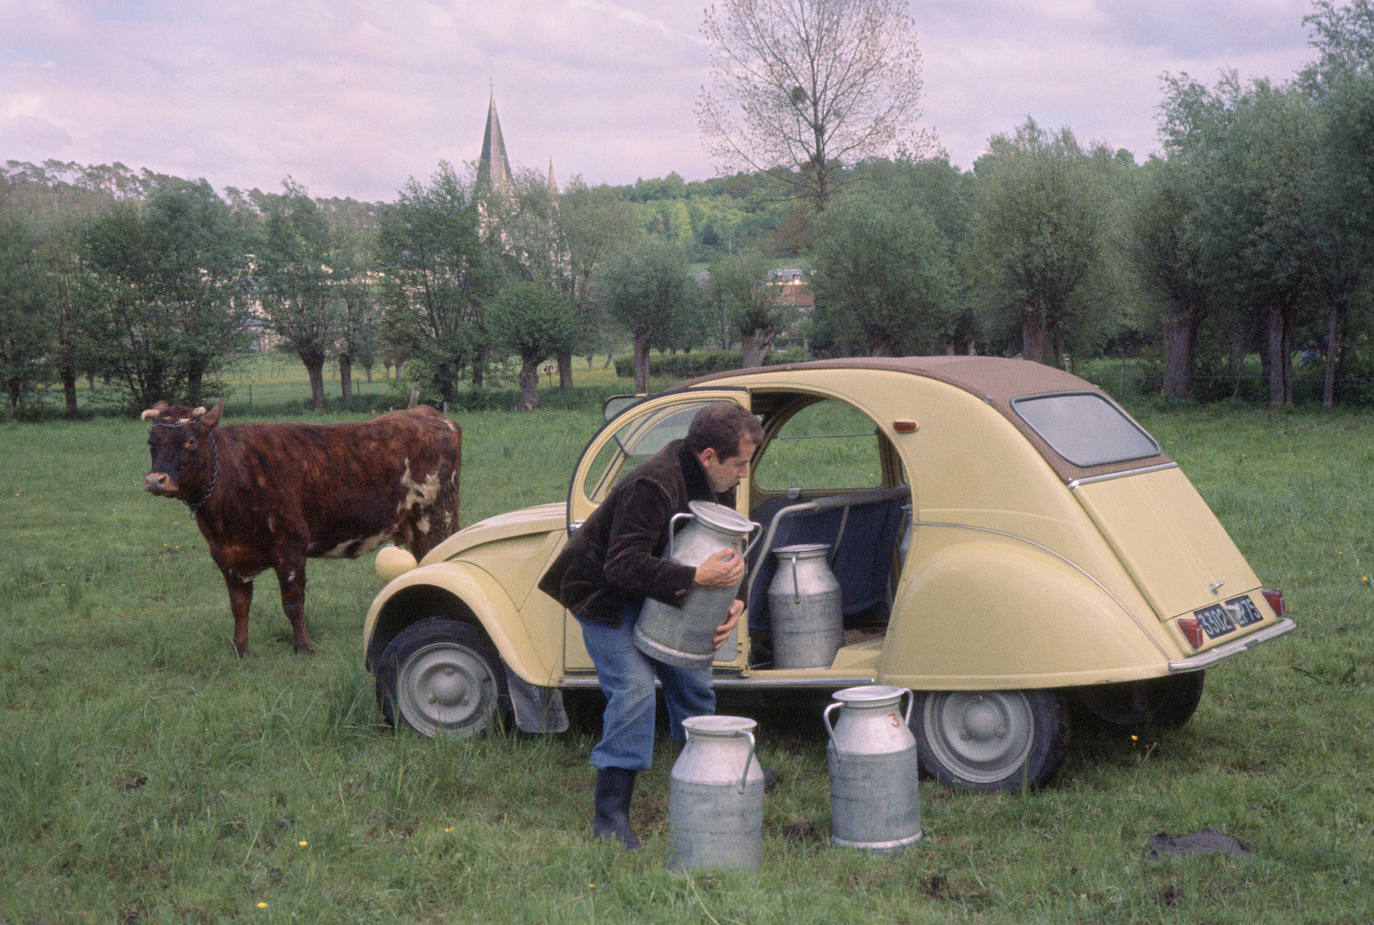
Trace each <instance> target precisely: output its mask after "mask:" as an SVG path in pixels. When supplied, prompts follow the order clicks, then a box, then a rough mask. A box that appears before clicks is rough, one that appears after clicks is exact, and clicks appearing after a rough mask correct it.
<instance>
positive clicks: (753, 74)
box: [696, 0, 925, 211]
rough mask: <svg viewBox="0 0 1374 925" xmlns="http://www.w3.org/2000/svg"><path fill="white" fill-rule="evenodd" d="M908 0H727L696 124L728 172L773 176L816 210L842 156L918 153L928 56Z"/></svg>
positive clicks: (713, 11) (713, 34)
mask: <svg viewBox="0 0 1374 925" xmlns="http://www.w3.org/2000/svg"><path fill="white" fill-rule="evenodd" d="M907 7H908V5H907V3H906V2H905V0H721V3H720V5H719V6H717V5H715V4H712V5H711V6H710V7H709V8H708V9H707V11H706V18H705V21H704V23H703V24H702V27H701V30H702V34H703V35H704V37H705V38H706V42H707V45H708V46H709V47H710V55H711V81H712V87H713V89H712V90H707V89H706V88H704V87H703V88H702V92H701V96H700V98H699V99H698V102H697V106H696V113H697V122H698V126H699V127H700V129H701V132H702V135H703V136H704V137H705V143H706V145H707V147H708V149H709V150H710V151H711V152H712V153H713V155H714V156H715V157H716V159H717V161H718V162H719V165H720V167H721V170H722V172H726V173H729V172H733V171H735V170H741V169H743V170H751V171H759V172H767V173H769V174H770V175H772V176H773V177H775V178H777V179H779V180H781V181H783V182H785V183H786V184H787V185H788V186H789V187H790V188H791V189H792V190H793V191H794V193H795V195H797V196H800V197H803V198H806V199H808V200H809V201H810V202H811V203H812V204H813V205H814V207H815V209H816V210H817V211H821V210H823V209H824V208H825V205H826V202H827V201H828V200H829V198H830V195H831V193H832V192H833V189H832V187H833V184H834V180H835V176H836V172H837V170H838V169H839V167H840V165H841V164H842V163H845V162H850V163H853V162H857V161H859V160H862V159H864V158H869V157H879V156H886V155H891V154H896V153H899V152H901V151H903V150H905V151H907V152H909V153H915V152H917V151H918V150H919V149H920V148H921V147H922V146H924V144H925V140H924V139H923V137H922V136H921V134H920V133H919V132H918V131H917V130H916V127H915V126H916V120H917V119H918V118H919V116H920V110H919V108H918V104H919V102H920V97H921V54H920V51H919V49H918V48H917V44H916V30H915V26H914V24H913V23H912V21H911V17H910V16H909V15H908V14H907Z"/></svg>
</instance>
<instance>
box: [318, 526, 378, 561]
mask: <svg viewBox="0 0 1374 925" xmlns="http://www.w3.org/2000/svg"><path fill="white" fill-rule="evenodd" d="M389 539H391V531H390V530H383V531H382V532H380V533H376V534H374V535H372V536H368V537H363V538H362V539H357V540H347V541H345V542H343V543H340V544H339V545H337V546H335V547H334V548H333V549H330V550H328V551H326V552H322V553H320V554H319V557H320V558H321V559H353V558H356V557H358V556H362V555H366V554H367V553H369V552H371V551H372V550H374V549H377V548H378V547H380V546H381V545H382V543H384V542H386V541H387V540H389Z"/></svg>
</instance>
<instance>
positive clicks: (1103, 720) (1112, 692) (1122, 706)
mask: <svg viewBox="0 0 1374 925" xmlns="http://www.w3.org/2000/svg"><path fill="white" fill-rule="evenodd" d="M1202 681H1203V672H1201V671H1191V672H1189V673H1187V674H1174V675H1166V676H1165V677H1162V678H1151V679H1149V680H1147V681H1125V682H1122V683H1120V684H1095V685H1093V686H1092V687H1082V688H1075V689H1074V691H1073V696H1074V699H1075V700H1076V701H1077V702H1078V704H1079V706H1081V707H1082V708H1083V710H1084V711H1085V712H1086V713H1087V714H1088V715H1089V716H1090V717H1092V719H1093V720H1094V721H1095V722H1097V723H1098V724H1100V725H1102V726H1106V727H1108V728H1122V729H1130V728H1133V727H1136V726H1157V727H1159V728H1161V729H1177V728H1178V727H1179V726H1182V725H1183V724H1184V723H1186V722H1188V720H1189V719H1191V718H1192V716H1193V713H1194V712H1195V711H1196V710H1197V706H1198V703H1199V701H1201V700H1202Z"/></svg>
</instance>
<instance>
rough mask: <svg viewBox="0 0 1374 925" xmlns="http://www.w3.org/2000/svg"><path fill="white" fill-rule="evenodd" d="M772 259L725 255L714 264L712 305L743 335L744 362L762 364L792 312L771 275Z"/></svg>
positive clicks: (725, 323) (727, 327)
mask: <svg viewBox="0 0 1374 925" xmlns="http://www.w3.org/2000/svg"><path fill="white" fill-rule="evenodd" d="M769 269H770V264H769V261H768V259H767V258H766V257H763V256H761V255H759V254H739V255H732V256H729V257H722V258H721V259H719V260H717V261H716V262H715V263H713V264H711V287H710V293H711V296H710V298H711V305H712V308H713V310H714V312H719V313H720V315H721V318H722V322H721V323H722V326H723V327H724V328H725V330H726V331H727V332H733V333H735V334H738V335H739V338H740V348H741V349H740V352H741V359H740V363H741V365H742V366H762V365H763V360H764V358H765V357H766V356H768V352H769V351H770V350H772V349H773V339H774V338H775V337H777V334H778V331H779V330H780V329H782V328H784V327H786V326H787V322H788V320H789V318H790V315H791V312H790V311H789V310H788V308H787V306H786V305H785V304H783V302H782V299H781V293H780V291H779V289H778V287H777V286H776V285H773V284H772V283H771V282H770V281H769V279H768V272H769Z"/></svg>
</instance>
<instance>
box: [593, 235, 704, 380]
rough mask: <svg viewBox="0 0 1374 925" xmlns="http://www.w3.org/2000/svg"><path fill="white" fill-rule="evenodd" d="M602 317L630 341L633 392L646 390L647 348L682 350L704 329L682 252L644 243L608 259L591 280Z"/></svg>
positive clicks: (664, 243) (697, 296) (660, 243)
mask: <svg viewBox="0 0 1374 925" xmlns="http://www.w3.org/2000/svg"><path fill="white" fill-rule="evenodd" d="M592 291H593V293H594V297H595V298H596V299H597V301H598V302H599V303H600V305H601V306H602V307H603V309H604V310H605V312H606V314H607V315H608V316H609V317H610V318H611V319H612V320H614V321H615V322H616V323H617V324H619V325H620V326H621V327H623V328H624V329H625V330H626V331H628V332H629V333H630V335H631V336H632V337H633V338H634V356H635V391H647V389H648V387H649V348H650V347H658V348H659V349H664V348H668V347H675V348H676V347H685V346H688V345H689V344H690V343H692V342H694V341H693V335H696V334H698V333H699V331H700V328H701V326H702V312H701V299H700V293H699V291H698V287H697V284H696V282H695V281H694V280H693V279H692V276H691V274H690V273H689V272H688V270H687V259H686V256H685V255H684V254H683V252H682V249H681V248H680V247H678V246H676V245H674V244H672V243H670V242H667V241H662V240H657V239H646V240H645V241H643V242H642V243H640V244H638V245H636V246H634V247H632V248H630V249H628V250H624V251H620V252H619V253H616V254H613V255H611V256H610V257H608V258H606V260H605V261H603V262H602V264H601V266H600V267H599V268H598V270H597V273H596V275H595V276H594V277H593V280H592Z"/></svg>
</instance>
